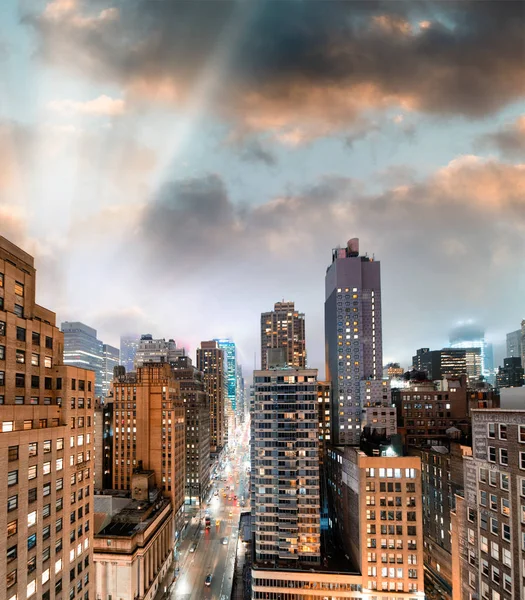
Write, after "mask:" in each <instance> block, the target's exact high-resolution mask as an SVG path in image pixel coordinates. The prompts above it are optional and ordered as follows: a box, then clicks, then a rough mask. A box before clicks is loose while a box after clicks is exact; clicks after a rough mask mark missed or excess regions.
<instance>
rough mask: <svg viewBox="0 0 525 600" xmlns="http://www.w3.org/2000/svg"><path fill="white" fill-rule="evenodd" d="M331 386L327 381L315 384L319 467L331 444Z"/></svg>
mask: <svg viewBox="0 0 525 600" xmlns="http://www.w3.org/2000/svg"><path fill="white" fill-rule="evenodd" d="M331 388H332V386H331V384H330V382H329V381H318V382H317V414H318V421H319V465H320V466H321V467H322V465H323V464H324V460H325V455H326V446H327V444H330V443H331V437H332V425H331V409H330V399H331Z"/></svg>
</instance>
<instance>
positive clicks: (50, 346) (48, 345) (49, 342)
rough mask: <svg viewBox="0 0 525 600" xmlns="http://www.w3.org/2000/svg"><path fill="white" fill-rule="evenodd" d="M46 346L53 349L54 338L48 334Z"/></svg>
mask: <svg viewBox="0 0 525 600" xmlns="http://www.w3.org/2000/svg"><path fill="white" fill-rule="evenodd" d="M46 348H50V349H51V350H52V349H53V338H51V337H48V336H47V335H46Z"/></svg>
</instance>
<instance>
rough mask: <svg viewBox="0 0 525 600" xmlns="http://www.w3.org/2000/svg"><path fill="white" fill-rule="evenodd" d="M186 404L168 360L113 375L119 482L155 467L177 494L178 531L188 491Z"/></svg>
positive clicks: (125, 484)
mask: <svg viewBox="0 0 525 600" xmlns="http://www.w3.org/2000/svg"><path fill="white" fill-rule="evenodd" d="M185 450H186V431H185V408H184V405H183V403H182V402H181V398H180V386H179V384H178V382H177V381H176V380H175V378H174V376H173V373H172V369H171V367H170V365H168V364H167V363H151V364H148V363H146V364H144V366H142V367H138V368H137V370H136V371H135V372H132V373H127V374H124V375H121V376H119V377H117V378H116V379H115V380H114V381H113V473H112V475H113V485H112V489H114V490H129V489H131V481H132V475H133V471H134V470H135V469H138V468H141V469H147V470H151V471H153V472H154V473H155V475H156V478H157V482H158V487H159V488H160V489H161V490H162V492H163V494H164V495H165V496H166V497H169V498H171V500H172V505H173V511H174V515H175V524H176V527H177V531H180V529H181V527H182V521H183V518H182V516H183V511H184V493H185V480H186V476H185V470H186V465H185V456H186V454H185Z"/></svg>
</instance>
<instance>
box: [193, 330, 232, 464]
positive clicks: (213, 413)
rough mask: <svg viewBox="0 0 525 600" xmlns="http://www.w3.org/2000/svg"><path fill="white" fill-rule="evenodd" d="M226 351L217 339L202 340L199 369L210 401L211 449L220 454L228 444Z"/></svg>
mask: <svg viewBox="0 0 525 600" xmlns="http://www.w3.org/2000/svg"><path fill="white" fill-rule="evenodd" d="M224 365H225V358H224V351H223V349H222V348H220V347H219V344H218V343H217V342H216V341H210V342H201V347H200V348H197V369H198V370H199V371H202V373H203V374H204V383H205V386H206V392H207V394H208V398H209V402H210V451H211V453H212V454H218V453H220V451H221V450H222V449H223V447H224V445H225V444H226V409H225V404H226V401H227V398H226V396H227V384H226V369H225V366H224Z"/></svg>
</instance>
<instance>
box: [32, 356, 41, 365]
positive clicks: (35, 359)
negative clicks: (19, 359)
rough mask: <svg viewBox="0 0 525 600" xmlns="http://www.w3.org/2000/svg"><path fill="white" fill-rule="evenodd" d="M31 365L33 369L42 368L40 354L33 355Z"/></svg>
mask: <svg viewBox="0 0 525 600" xmlns="http://www.w3.org/2000/svg"><path fill="white" fill-rule="evenodd" d="M31 365H32V366H33V367H39V366H40V354H34V353H33V354H31Z"/></svg>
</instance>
